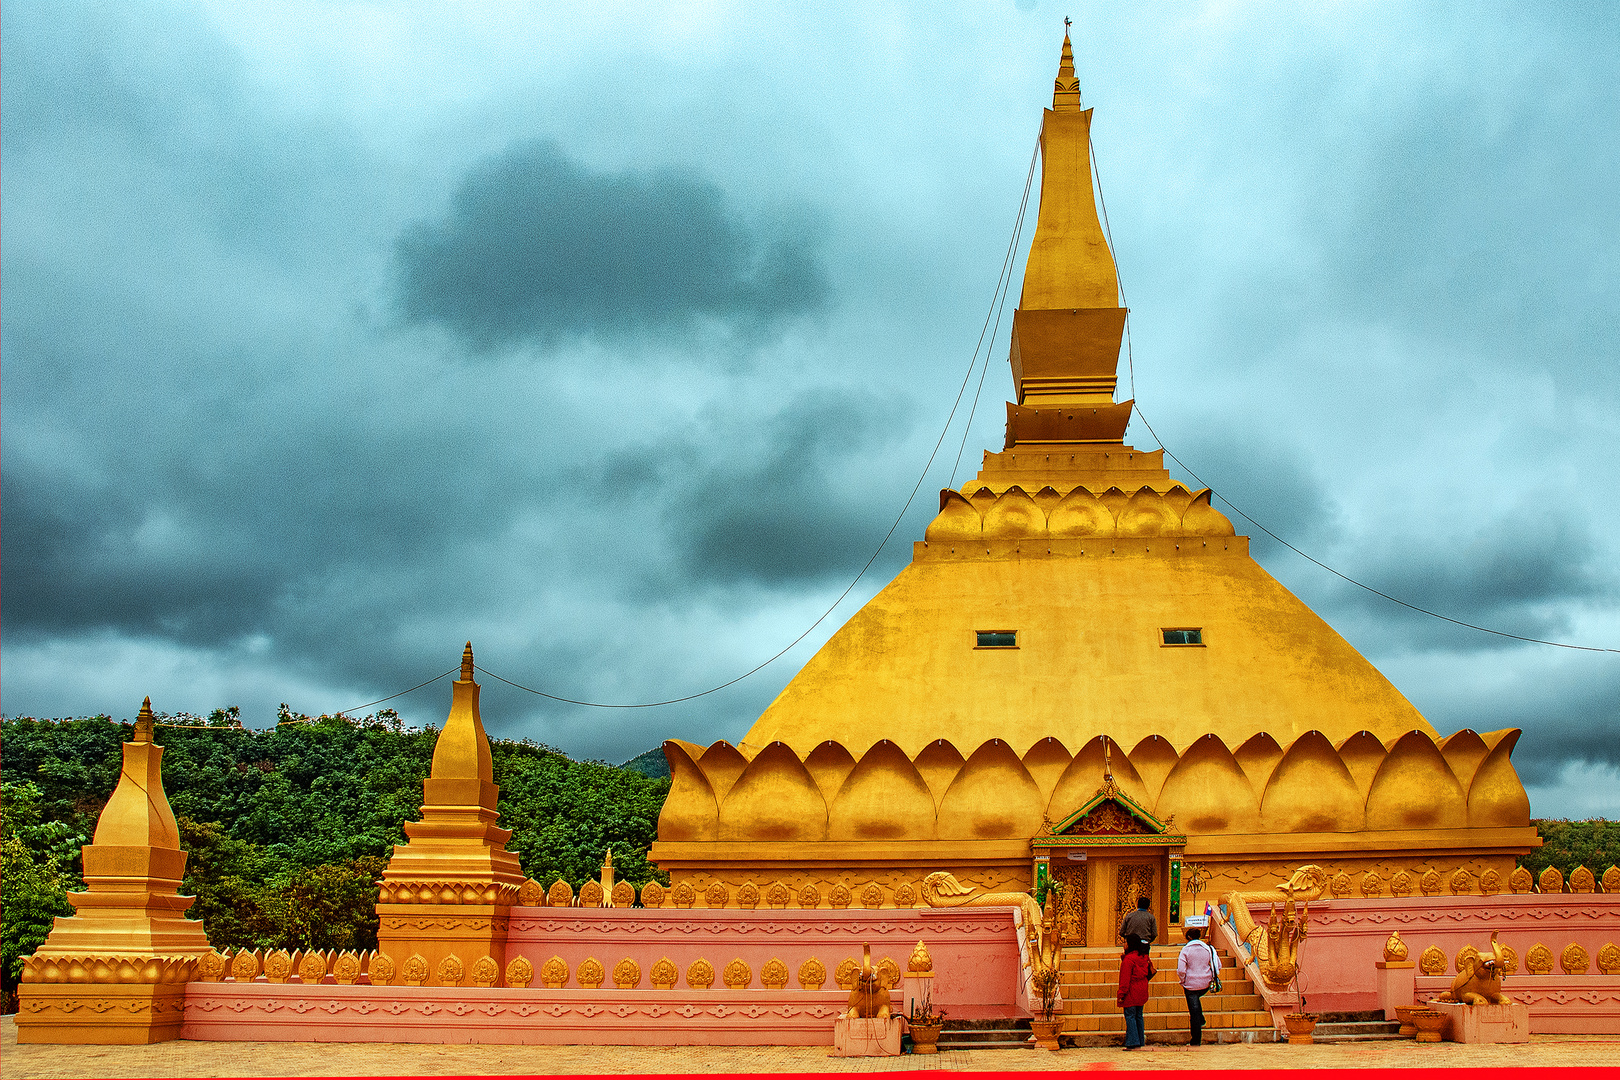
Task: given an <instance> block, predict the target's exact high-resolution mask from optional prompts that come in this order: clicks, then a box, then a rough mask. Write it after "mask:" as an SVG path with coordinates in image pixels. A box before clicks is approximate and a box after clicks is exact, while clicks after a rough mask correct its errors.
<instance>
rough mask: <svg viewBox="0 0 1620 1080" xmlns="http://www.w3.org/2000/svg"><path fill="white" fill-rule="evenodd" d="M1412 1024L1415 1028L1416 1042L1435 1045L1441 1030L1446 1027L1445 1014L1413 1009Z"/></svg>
mask: <svg viewBox="0 0 1620 1080" xmlns="http://www.w3.org/2000/svg"><path fill="white" fill-rule="evenodd" d="M1412 1024H1413V1026H1415V1027H1416V1028H1417V1036H1416V1039H1417V1041H1418V1042H1420V1043H1437V1042H1439V1041H1440V1032H1441V1030H1442V1029H1443V1028H1444V1027H1445V1026H1446V1014H1445V1013H1442V1012H1436V1011H1435V1010H1434V1009H1413V1010H1412Z"/></svg>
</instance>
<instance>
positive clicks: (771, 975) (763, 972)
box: [759, 957, 788, 990]
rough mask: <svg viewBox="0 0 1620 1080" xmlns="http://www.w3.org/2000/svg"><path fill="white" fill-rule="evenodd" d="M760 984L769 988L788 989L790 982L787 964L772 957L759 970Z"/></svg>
mask: <svg viewBox="0 0 1620 1080" xmlns="http://www.w3.org/2000/svg"><path fill="white" fill-rule="evenodd" d="M759 982H760V985H761V986H763V987H765V989H767V990H786V989H787V984H788V969H787V965H786V964H784V963H782V961H780V960H778V959H776V958H775V957H772V958H771V959H770V960H769V961H767V962H766V964H765V966H764V967H763V968H760V971H759Z"/></svg>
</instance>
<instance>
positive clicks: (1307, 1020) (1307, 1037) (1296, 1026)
mask: <svg viewBox="0 0 1620 1080" xmlns="http://www.w3.org/2000/svg"><path fill="white" fill-rule="evenodd" d="M1283 1023H1284V1024H1285V1025H1287V1027H1288V1042H1289V1044H1290V1045H1293V1046H1310V1045H1311V1044H1312V1043H1314V1042H1315V1041H1316V1040H1315V1039H1314V1038H1312V1036H1311V1032H1313V1031H1315V1030H1316V1014H1315V1013H1289V1014H1288V1015H1286V1016H1284V1017H1283Z"/></svg>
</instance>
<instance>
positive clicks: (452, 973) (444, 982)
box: [437, 953, 467, 986]
mask: <svg viewBox="0 0 1620 1080" xmlns="http://www.w3.org/2000/svg"><path fill="white" fill-rule="evenodd" d="M437 974H438V976H439V985H441V986H460V985H461V980H462V979H464V978H465V977H466V975H467V972H466V969H465V968H463V967H462V966H461V958H460V957H458V956H457V955H456V954H455V953H451V954H450V955H449V956H447V957H445V958H444V959H443V960H440V961H439V970H438V972H437Z"/></svg>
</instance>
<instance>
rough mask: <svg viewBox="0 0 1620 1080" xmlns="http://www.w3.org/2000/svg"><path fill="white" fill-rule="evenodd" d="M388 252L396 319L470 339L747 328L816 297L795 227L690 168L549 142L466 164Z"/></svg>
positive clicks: (776, 322)
mask: <svg viewBox="0 0 1620 1080" xmlns="http://www.w3.org/2000/svg"><path fill="white" fill-rule="evenodd" d="M397 260H398V275H399V284H398V302H399V307H400V311H401V313H402V314H403V315H404V317H405V318H406V319H407V320H408V321H411V322H416V323H432V324H437V325H439V326H442V327H444V328H446V329H448V330H450V331H452V332H453V333H455V334H456V335H458V336H459V337H461V338H462V339H464V340H466V341H467V342H469V343H470V344H472V345H473V346H475V347H476V348H479V349H490V348H494V347H498V346H503V345H510V344H513V343H517V342H522V341H527V340H534V341H538V342H540V343H542V344H551V343H555V342H558V341H565V340H568V339H572V338H582V337H586V336H598V337H607V338H613V339H621V340H622V339H625V338H631V337H636V336H640V335H660V334H669V333H674V334H676V335H678V336H681V335H685V334H686V333H688V332H689V331H691V330H693V329H696V328H698V327H700V326H704V325H717V326H720V327H722V328H725V329H727V330H730V331H734V332H736V333H738V334H740V335H742V336H744V337H745V338H755V337H757V336H759V335H762V334H765V333H768V332H770V331H772V330H774V329H776V328H777V327H779V326H781V325H782V324H783V323H784V322H786V321H788V320H791V319H793V318H796V317H798V316H802V315H805V314H808V313H812V312H816V311H819V310H821V309H822V307H823V306H824V305H825V303H826V300H827V282H826V277H825V275H824V273H823V270H822V268H821V265H820V261H819V253H818V250H817V244H816V242H815V240H814V239H813V237H812V236H810V235H809V234H808V233H807V232H806V230H804V229H803V228H797V229H794V228H790V227H786V226H777V227H775V228H774V229H765V228H757V227H754V226H752V225H750V224H749V223H747V222H745V221H744V220H743V219H742V217H741V216H740V215H739V213H738V210H737V208H736V207H734V206H733V205H732V203H731V201H730V200H729V199H728V198H727V197H726V195H725V193H724V192H723V191H721V190H720V188H719V187H718V186H716V185H715V184H714V183H713V182H711V181H709V180H707V179H704V178H702V177H701V176H697V175H694V174H690V173H682V172H674V171H652V172H618V173H604V172H596V171H593V170H591V169H588V168H586V167H584V166H583V165H580V164H579V163H578V162H575V161H572V160H570V159H569V158H568V157H567V156H565V155H564V154H563V152H562V151H561V150H560V149H559V148H558V147H557V146H556V144H554V143H551V142H529V143H523V144H520V145H517V146H514V147H512V148H511V149H509V150H508V151H507V152H506V153H504V154H502V155H501V156H500V157H498V158H496V159H494V160H492V161H487V162H485V163H483V164H482V165H479V166H478V167H477V168H475V169H473V170H472V172H471V173H469V174H468V175H467V177H466V179H465V180H463V181H462V183H461V186H460V187H459V188H458V189H457V191H456V193H455V196H454V198H453V200H452V204H451V209H450V212H449V214H448V215H447V216H446V217H445V218H444V220H442V221H439V222H436V223H432V224H427V223H419V224H416V225H413V226H412V227H411V228H409V229H408V230H407V231H406V232H405V233H404V234H403V235H402V236H401V237H400V238H399V241H398V245H397Z"/></svg>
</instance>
